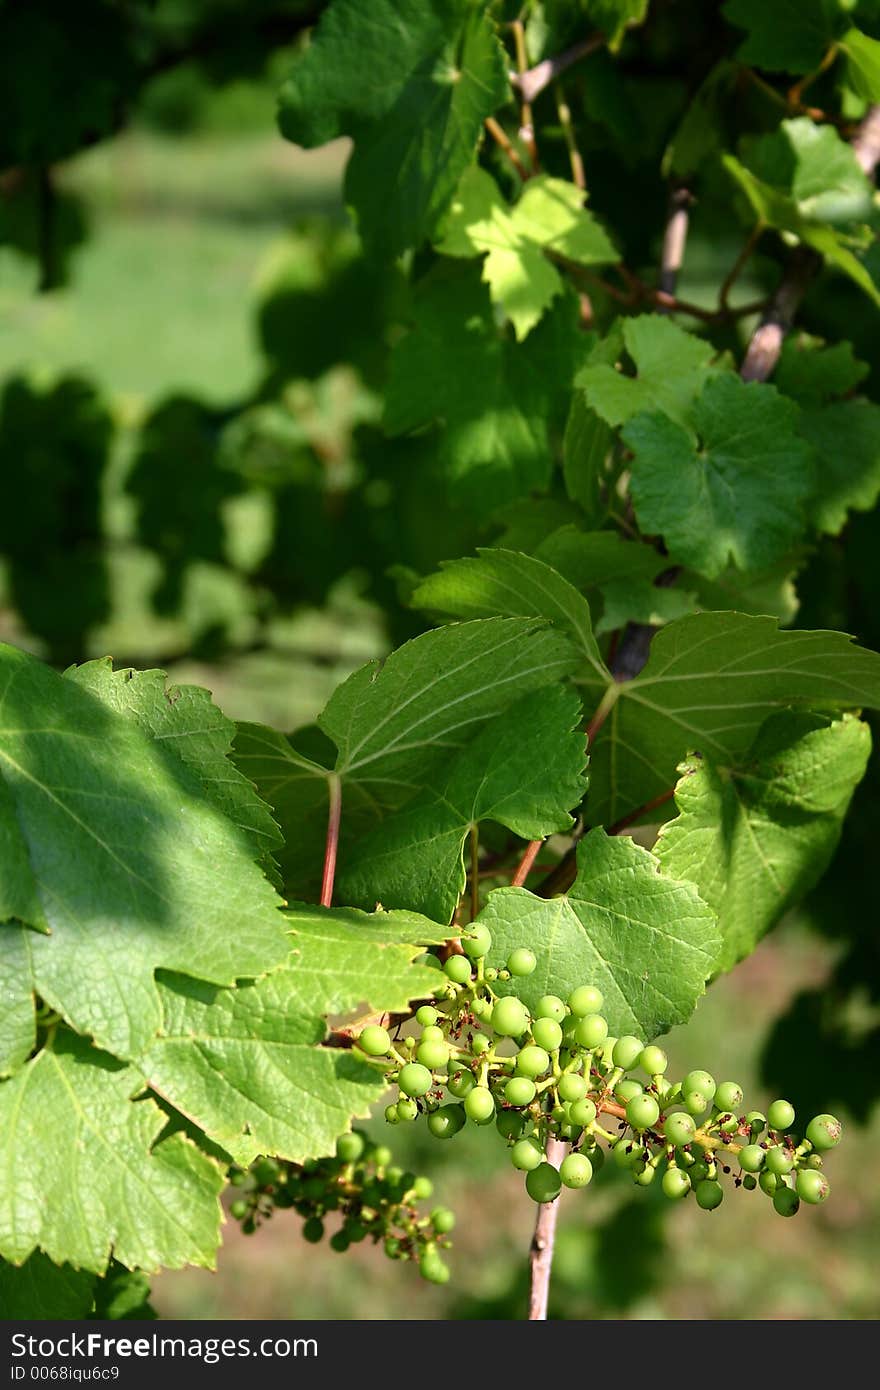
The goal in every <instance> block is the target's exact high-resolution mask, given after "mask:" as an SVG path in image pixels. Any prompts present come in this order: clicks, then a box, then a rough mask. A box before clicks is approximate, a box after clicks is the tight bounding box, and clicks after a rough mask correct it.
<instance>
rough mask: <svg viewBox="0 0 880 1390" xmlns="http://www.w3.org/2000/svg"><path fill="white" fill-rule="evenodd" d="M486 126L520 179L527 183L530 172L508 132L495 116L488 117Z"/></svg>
mask: <svg viewBox="0 0 880 1390" xmlns="http://www.w3.org/2000/svg"><path fill="white" fill-rule="evenodd" d="M484 124H485V126H486V129H487V130H488V132H489V134H490V135H491V136H492V139H493V140H494V141H495V143H496V145H498V147H499V148H500V149H502V150H503V151H504V153H505V154H506V155H507V158H508V159H509V160H510V162H511V164H512V165H513V167H514V169H515V170H516V172H517V173H518V174H519V176H520V178H521V179H522V180H523V182H525V180H526V179H527V178H528V177H529V171H528V169H527V168H526V166H525V165H524V164H523V162H522V160H521V159H520V157H519V154H518V152H517V150H516V149H515V148H514V146H513V144H512V142H511V140H510V138H509V136H508V134H507V131H506V130H504V128H503V127H502V126H500V125H499V124H498V122H497V121H496V119H495V117H494V116H487V117H486V120H485V122H484Z"/></svg>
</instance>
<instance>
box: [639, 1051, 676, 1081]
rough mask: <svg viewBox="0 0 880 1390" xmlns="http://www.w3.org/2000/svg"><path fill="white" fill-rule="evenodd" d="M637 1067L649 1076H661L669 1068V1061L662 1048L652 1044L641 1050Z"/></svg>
mask: <svg viewBox="0 0 880 1390" xmlns="http://www.w3.org/2000/svg"><path fill="white" fill-rule="evenodd" d="M639 1066H640V1067H641V1069H642V1071H646V1072H647V1073H648V1075H649V1076H662V1075H663V1073H664V1072H665V1070H666V1068H667V1067H668V1066H669V1059H668V1057H667V1056H666V1053H665V1052H664V1051H663V1048H662V1047H657V1045H656V1044H655V1043H652V1044H651V1045H650V1046H649V1047H643V1048H642V1052H641V1056H640V1057H639Z"/></svg>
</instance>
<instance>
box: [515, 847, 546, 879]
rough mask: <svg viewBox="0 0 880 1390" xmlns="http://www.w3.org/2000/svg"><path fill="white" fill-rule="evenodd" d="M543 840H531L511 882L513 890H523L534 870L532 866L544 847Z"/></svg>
mask: <svg viewBox="0 0 880 1390" xmlns="http://www.w3.org/2000/svg"><path fill="white" fill-rule="evenodd" d="M543 843H544V841H543V840H530V841H529V843H528V846H527V847H526V852H525V854H524V855H523V857H522V859H521V860H520V861H519V866H518V868H517V871H516V873H515V874H514V876H513V878H512V879H511V880H510V886H511V888H522V886H523V884H524V883H525V881H526V879H527V878H528V876H529V874H530V873H531V870H532V865H533V864H534V862H535V860H536V859H537V857H538V852H539V850H540V848H541V846H542V845H543Z"/></svg>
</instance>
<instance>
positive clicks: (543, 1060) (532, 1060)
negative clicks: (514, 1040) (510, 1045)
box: [516, 1043, 550, 1078]
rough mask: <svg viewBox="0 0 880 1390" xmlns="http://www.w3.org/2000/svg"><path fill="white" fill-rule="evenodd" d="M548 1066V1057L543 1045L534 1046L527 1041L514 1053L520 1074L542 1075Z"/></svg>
mask: <svg viewBox="0 0 880 1390" xmlns="http://www.w3.org/2000/svg"><path fill="white" fill-rule="evenodd" d="M549 1066H550V1058H549V1056H548V1054H547V1053H546V1052H545V1051H544V1049H543V1047H535V1045H534V1044H533V1043H529V1044H528V1045H527V1046H526V1047H523V1048H521V1049H520V1051H519V1052H518V1053H517V1055H516V1069H517V1071H518V1072H519V1073H520V1075H521V1076H529V1077H532V1078H534V1077H536V1076H543V1074H544V1072H545V1071H546V1070H547V1068H548V1067H549Z"/></svg>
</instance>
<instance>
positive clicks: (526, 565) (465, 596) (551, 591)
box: [412, 547, 607, 676]
mask: <svg viewBox="0 0 880 1390" xmlns="http://www.w3.org/2000/svg"><path fill="white" fill-rule="evenodd" d="M478 556H479V558H478V559H476V560H472V559H462V560H448V561H445V562H444V563H443V564H442V565H441V567H440V569H439V571H438V572H437V573H436V574H432V575H429V576H428V577H427V578H426V579H423V580H422V582H421V583H420V584H419V585H418V587H417V588H416V589H415V591H414V593H413V595H412V602H413V604H414V606H415V607H417V608H424V609H427V610H428V611H429V612H438V613H446V614H451V615H452V616H453V617H456V618H494V617H496V616H503V617H516V618H531V617H534V618H548V619H549V620H550V621H551V622H553V623H555V624H556V626H557V627H560V628H562V629H563V631H565V632H566V633H567V634H568V635H569V636H570V637H571V638H572V639H573V642H574V644H575V646H576V648H577V650H578V651H579V652H580V654H581V656H582V658H583V659H584V660H586V661H587V663H588V664H589V665H590V666H592V667H593V669H594V670H595V671H596V672H597V673H598V674H599V676H605V675H607V671H606V668H605V663H604V662H603V661H602V658H601V656H600V654H599V648H598V646H597V645H596V639H595V637H594V636H593V625H592V620H591V617H590V605H589V604H588V603H587V600H586V599H585V598H584V597H583V595H582V594H579V593H578V592H577V590H576V589H575V588H573V586H572V585H571V584H569V582H568V580H567V579H564V578H563V577H562V575H561V574H557V572H556V571H555V570H554V569H551V568H550V566H549V565H546V564H545V563H544V562H543V560H537V559H535V558H534V557H533V556H531V555H522V554H520V553H517V552H516V551H512V550H501V549H500V548H498V547H492V548H491V549H482V550H479V551H478Z"/></svg>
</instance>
